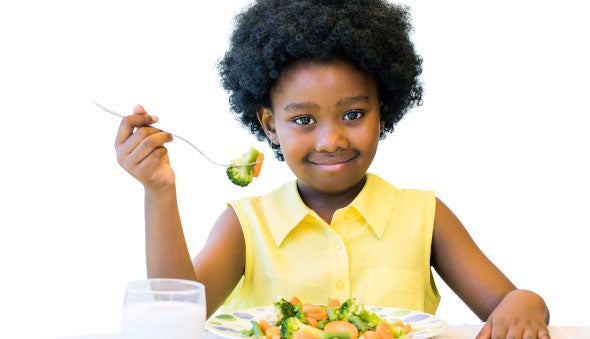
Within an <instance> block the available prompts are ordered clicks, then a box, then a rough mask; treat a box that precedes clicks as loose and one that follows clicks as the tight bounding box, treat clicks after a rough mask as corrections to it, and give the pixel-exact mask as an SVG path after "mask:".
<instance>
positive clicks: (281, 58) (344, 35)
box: [217, 0, 422, 160]
mask: <svg viewBox="0 0 590 339" xmlns="http://www.w3.org/2000/svg"><path fill="white" fill-rule="evenodd" d="M410 21H411V19H410V14H409V9H408V8H407V7H405V6H399V5H394V4H391V3H388V2H386V1H385V0H258V1H256V2H255V3H253V4H252V5H251V6H249V7H247V8H246V9H245V10H244V11H243V12H241V13H239V14H238V15H237V16H236V17H235V28H234V31H233V34H232V36H231V39H230V46H229V49H228V50H227V52H226V53H225V55H224V57H223V58H222V59H221V60H220V61H219V62H218V64H217V67H218V70H219V74H220V75H221V84H222V86H223V87H224V89H225V90H227V91H228V92H229V104H230V108H231V110H232V111H233V113H234V114H235V115H236V118H237V120H238V121H240V122H241V123H242V125H244V126H245V127H246V128H248V129H249V130H250V132H251V133H252V134H254V135H255V136H256V138H257V139H258V140H260V141H264V140H267V141H268V143H269V145H270V146H271V147H272V148H273V150H274V151H275V156H276V157H277V158H278V159H279V160H283V157H282V154H281V153H280V150H279V149H278V146H277V145H273V144H272V143H271V142H270V140H268V138H267V136H266V135H265V133H264V130H263V129H262V126H261V125H260V123H259V121H258V118H257V115H256V113H257V111H258V110H259V109H260V108H262V107H268V108H270V107H271V102H270V92H271V89H272V88H273V86H274V85H275V84H276V82H277V79H278V78H279V76H280V75H281V71H282V70H283V68H284V67H285V66H288V65H290V64H292V63H294V62H295V61H297V60H309V61H318V62H329V61H331V60H335V59H344V60H347V61H349V62H352V63H353V64H354V65H356V67H357V68H358V69H360V70H361V71H363V72H366V73H367V74H371V75H373V76H374V77H375V79H376V80H377V86H378V90H379V97H380V100H381V111H380V114H381V120H382V121H383V122H384V131H383V133H382V135H381V137H382V138H384V137H385V133H390V132H393V129H394V126H395V125H396V124H397V122H398V121H400V119H401V118H402V117H403V116H404V115H405V113H406V112H407V111H408V110H409V109H410V108H411V107H413V106H414V105H420V104H421V100H422V85H421V82H420V80H419V76H420V74H421V73H422V58H421V57H420V56H419V55H418V54H417V53H416V51H415V49H414V45H413V43H412V42H411V39H410V33H411V30H412V25H411V22H410Z"/></svg>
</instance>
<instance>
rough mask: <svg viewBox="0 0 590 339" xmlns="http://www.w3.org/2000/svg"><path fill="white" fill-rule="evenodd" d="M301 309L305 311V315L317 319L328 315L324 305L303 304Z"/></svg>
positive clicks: (322, 318)
mask: <svg viewBox="0 0 590 339" xmlns="http://www.w3.org/2000/svg"><path fill="white" fill-rule="evenodd" d="M301 310H302V311H303V312H305V316H306V317H309V318H312V319H315V320H317V321H320V320H324V319H326V318H327V317H328V311H327V310H326V308H325V307H324V306H320V305H314V304H305V305H303V307H302V308H301Z"/></svg>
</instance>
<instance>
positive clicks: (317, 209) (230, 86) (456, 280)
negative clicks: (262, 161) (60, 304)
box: [116, 0, 549, 338]
mask: <svg viewBox="0 0 590 339" xmlns="http://www.w3.org/2000/svg"><path fill="white" fill-rule="evenodd" d="M410 30H411V24H410V19H409V14H408V11H407V9H405V8H403V7H399V6H395V5H392V4H389V3H387V2H385V1H382V0H354V1H333V0H332V1H330V0H321V1H319V0H316V1H293V0H260V1H256V2H254V3H253V4H252V6H250V7H249V8H247V9H246V10H245V11H244V12H242V13H240V14H239V15H238V16H237V21H236V27H235V30H234V32H233V35H232V39H231V43H230V47H229V50H228V51H227V53H226V55H225V56H224V58H223V59H222V60H221V61H220V63H219V71H220V74H221V77H222V83H223V86H224V87H225V89H227V90H228V92H229V93H230V104H231V108H232V110H233V112H234V113H235V114H236V115H237V116H238V117H239V118H240V119H241V121H242V123H243V124H244V126H246V127H247V128H249V130H250V131H251V132H252V133H253V134H254V135H255V136H256V137H257V138H258V139H259V140H266V141H268V143H269V145H270V146H271V148H272V149H273V151H274V153H275V156H276V158H277V159H279V160H281V161H282V160H284V161H285V162H286V163H287V166H289V168H290V169H291V170H292V171H293V173H294V174H295V176H296V178H297V179H296V180H295V181H293V182H288V183H286V184H285V185H283V186H281V187H278V188H277V189H275V190H273V191H271V192H270V193H267V194H265V195H263V196H260V197H248V198H244V199H240V200H237V201H232V202H230V203H229V204H228V207H227V208H226V210H225V211H224V212H223V213H222V214H221V216H220V217H219V219H218V220H217V222H216V223H215V225H214V226H213V228H212V231H211V234H210V236H209V238H208V240H207V242H206V244H205V246H204V247H203V248H202V249H201V251H200V253H199V254H198V255H197V256H196V257H195V258H194V260H192V262H191V258H190V256H189V251H188V249H187V246H186V242H185V239H184V235H183V231H182V226H181V221H180V217H179V212H178V206H177V201H176V187H175V178H174V172H173V170H172V169H171V167H170V162H169V159H168V155H167V151H166V148H165V147H164V144H165V143H167V142H169V141H171V140H172V137H171V135H169V134H167V133H165V132H161V131H159V130H157V129H155V128H152V127H150V125H151V124H152V123H154V122H156V120H157V119H156V118H155V117H154V116H151V115H149V114H147V113H146V111H145V110H144V108H143V107H142V106H139V105H138V106H136V107H135V108H134V111H133V113H134V114H133V115H131V116H128V117H126V118H125V119H124V120H123V121H122V123H121V126H120V128H119V131H118V134H117V139H116V150H117V157H118V161H119V163H120V164H121V166H122V167H123V168H124V169H125V170H127V171H128V172H129V173H130V174H131V175H133V176H134V177H135V178H136V179H138V180H139V181H140V182H141V183H142V184H143V185H144V188H145V213H146V246H147V253H146V256H147V258H146V260H147V269H148V275H149V276H150V277H174V278H183V279H191V280H198V281H200V282H202V283H204V284H205V286H206V290H207V309H208V312H209V314H212V313H213V312H214V311H216V310H217V309H218V308H219V307H220V306H221V305H224V306H225V307H228V308H246V307H253V306H260V305H270V304H271V303H272V302H273V301H274V300H275V298H276V296H277V295H283V296H298V297H300V298H301V299H302V300H306V301H309V302H313V303H325V302H326V301H327V300H328V298H339V299H341V300H344V299H347V298H350V297H355V298H357V300H358V301H359V302H362V303H365V304H376V305H383V306H390V307H401V308H409V309H415V310H419V311H423V312H429V313H434V312H435V311H436V308H437V306H438V303H439V300H440V296H439V294H438V292H437V290H436V286H435V285H434V281H433V279H432V275H431V268H434V269H435V270H436V271H437V272H438V273H439V275H440V276H441V277H442V278H443V279H444V281H445V282H446V283H447V284H448V285H449V286H450V287H451V288H452V289H453V290H454V291H455V292H456V293H457V294H458V295H459V297H461V299H462V300H464V302H465V303H466V304H467V305H468V306H469V307H470V308H471V309H472V310H473V311H474V312H475V313H476V314H477V315H478V316H479V317H480V318H481V319H482V320H483V321H486V324H485V325H484V327H483V328H482V330H481V332H480V334H479V336H478V337H480V338H491V337H493V338H504V337H510V338H549V334H548V331H547V323H548V321H549V311H548V310H547V307H546V305H545V303H544V301H543V299H542V298H541V297H540V296H538V295H537V294H535V293H533V292H531V291H527V290H522V289H517V288H516V287H515V286H514V285H513V284H512V283H511V282H510V280H509V279H508V278H507V277H506V276H505V275H504V274H503V273H502V272H501V271H500V270H499V269H498V268H497V267H496V266H494V264H493V263H492V262H490V260H488V258H487V257H486V256H485V255H484V254H483V253H482V252H481V251H480V250H479V248H478V247H477V245H476V244H475V243H474V242H473V240H472V238H471V237H470V236H469V234H468V233H467V231H466V229H465V228H464V226H463V225H462V224H461V222H460V221H459V220H458V219H457V217H456V216H455V215H454V214H453V213H452V212H451V211H450V210H449V209H448V208H447V207H446V206H445V204H444V203H443V202H442V201H441V200H440V199H438V198H437V197H435V196H434V194H433V193H432V192H430V191H420V190H402V189H398V188H396V187H395V186H393V185H391V184H390V183H388V182H386V181H384V180H383V179H381V178H380V177H378V176H377V175H374V174H371V173H367V170H368V168H369V166H370V164H371V162H372V160H373V158H374V156H375V154H376V152H377V147H378V144H379V140H380V139H382V138H384V137H385V136H386V135H387V133H390V132H392V131H393V129H394V126H395V125H396V123H397V122H398V121H399V120H400V119H401V118H402V117H403V116H404V114H405V113H406V112H407V110H408V109H410V108H411V107H413V106H414V105H416V104H419V103H420V100H421V94H422V87H421V85H420V82H419V76H420V74H421V58H420V57H419V56H418V55H417V54H416V52H415V50H414V47H413V45H412V43H411V41H410V37H409V32H410ZM399 239H403V241H400V240H399ZM301 271H304V274H301V273H299V272H301Z"/></svg>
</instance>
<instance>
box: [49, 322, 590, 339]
mask: <svg viewBox="0 0 590 339" xmlns="http://www.w3.org/2000/svg"><path fill="white" fill-rule="evenodd" d="M480 328H481V325H447V327H446V328H445V330H444V331H443V332H442V333H441V334H439V335H437V336H435V337H434V338H433V339H437V338H438V339H442V338H444V339H466V338H470V339H473V338H475V336H476V335H477V333H478V332H479V329H480ZM549 332H550V333H551V338H552V339H590V326H549ZM122 338H123V336H122V335H120V334H118V333H103V334H91V335H82V336H70V337H62V338H59V339H122ZM219 338H221V337H219V336H217V335H215V334H213V333H210V332H207V334H206V335H205V339H219ZM55 339H58V338H55Z"/></svg>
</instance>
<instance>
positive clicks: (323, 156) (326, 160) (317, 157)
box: [307, 151, 358, 168]
mask: <svg viewBox="0 0 590 339" xmlns="http://www.w3.org/2000/svg"><path fill="white" fill-rule="evenodd" d="M356 157H358V152H354V151H338V152H334V153H314V154H312V155H311V156H309V157H308V159H307V160H308V161H309V162H310V163H312V164H314V165H316V166H321V167H328V168H329V167H335V168H336V167H342V166H344V165H345V164H346V163H348V162H350V161H351V160H353V159H355V158H356Z"/></svg>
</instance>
